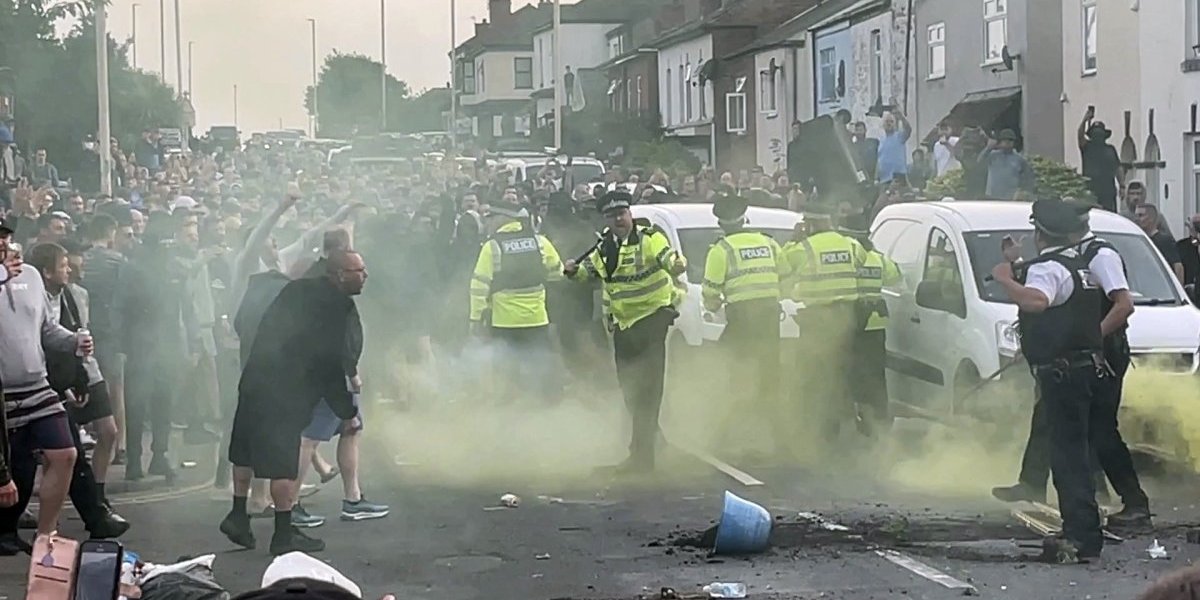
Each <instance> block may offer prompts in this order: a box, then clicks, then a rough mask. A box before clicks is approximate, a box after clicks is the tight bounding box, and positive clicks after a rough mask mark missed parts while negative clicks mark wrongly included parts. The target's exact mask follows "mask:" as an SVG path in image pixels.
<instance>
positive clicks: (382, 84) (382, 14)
mask: <svg viewBox="0 0 1200 600" xmlns="http://www.w3.org/2000/svg"><path fill="white" fill-rule="evenodd" d="M379 64H380V67H381V68H380V69H379V89H380V94H382V97H381V100H382V101H381V102H380V110H379V113H380V115H379V118H380V129H379V132H380V133H385V132H387V126H388V118H387V8H386V6H385V4H384V0H379Z"/></svg>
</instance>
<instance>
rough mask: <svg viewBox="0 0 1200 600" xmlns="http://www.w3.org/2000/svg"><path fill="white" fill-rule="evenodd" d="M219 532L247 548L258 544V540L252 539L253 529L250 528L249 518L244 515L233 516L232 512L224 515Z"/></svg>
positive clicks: (250, 548) (252, 547)
mask: <svg viewBox="0 0 1200 600" xmlns="http://www.w3.org/2000/svg"><path fill="white" fill-rule="evenodd" d="M221 533H223V534H225V537H227V538H229V541H231V542H233V543H235V544H237V545H239V546H241V547H243V548H245V549H247V550H253V549H254V548H255V546H257V545H258V541H257V540H255V539H254V531H253V530H251V529H250V519H249V518H247V517H244V516H235V515H233V514H232V513H231V514H229V515H226V517H225V519H224V520H222V521H221Z"/></svg>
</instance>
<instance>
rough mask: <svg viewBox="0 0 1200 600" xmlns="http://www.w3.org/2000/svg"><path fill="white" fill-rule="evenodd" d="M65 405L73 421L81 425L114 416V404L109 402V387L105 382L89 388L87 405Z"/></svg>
mask: <svg viewBox="0 0 1200 600" xmlns="http://www.w3.org/2000/svg"><path fill="white" fill-rule="evenodd" d="M65 404H66V406H67V412H68V413H70V415H71V420H73V421H75V422H76V423H79V424H80V425H87V424H88V423H91V422H92V421H99V420H100V419H103V418H104V417H111V416H112V414H113V412H112V403H111V402H109V400H108V385H107V384H106V383H104V382H103V381H101V382H100V383H97V384H96V385H93V386H92V387H90V388H88V401H87V404H84V405H83V406H76V405H75V403H74V402H70V401H68V402H66V403H65Z"/></svg>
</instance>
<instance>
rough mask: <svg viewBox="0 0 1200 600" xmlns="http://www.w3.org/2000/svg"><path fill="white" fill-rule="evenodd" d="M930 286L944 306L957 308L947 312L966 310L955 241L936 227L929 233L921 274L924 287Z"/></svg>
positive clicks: (956, 312)
mask: <svg viewBox="0 0 1200 600" xmlns="http://www.w3.org/2000/svg"><path fill="white" fill-rule="evenodd" d="M997 247H998V246H997ZM929 284H933V285H935V286H936V289H937V292H938V293H937V295H938V296H939V297H940V298H941V299H942V300H944V301H945V303H944V304H942V306H945V307H954V308H955V310H947V311H946V312H954V313H955V314H958V312H959V311H958V309H959V308H961V309H962V310H963V311H965V310H966V296H965V293H964V292H963V280H962V273H961V272H960V271H959V269H958V252H957V251H956V250H955V249H954V241H953V240H951V239H950V236H948V235H946V233H945V232H943V231H942V230H941V229H938V228H936V227H934V228H933V231H931V232H930V233H929V246H928V247H927V248H926V252H925V270H924V272H923V273H922V274H921V285H922V287H924V286H926V285H929ZM939 304H940V303H939Z"/></svg>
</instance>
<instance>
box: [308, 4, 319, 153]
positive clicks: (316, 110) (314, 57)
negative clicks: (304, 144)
mask: <svg viewBox="0 0 1200 600" xmlns="http://www.w3.org/2000/svg"><path fill="white" fill-rule="evenodd" d="M308 22H309V24H310V25H312V136H313V138H314V139H315V138H316V137H317V123H318V121H319V120H320V118H321V106H320V103H319V102H318V100H317V20H316V19H309V20H308Z"/></svg>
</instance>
